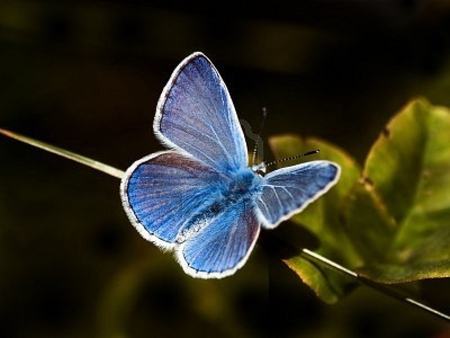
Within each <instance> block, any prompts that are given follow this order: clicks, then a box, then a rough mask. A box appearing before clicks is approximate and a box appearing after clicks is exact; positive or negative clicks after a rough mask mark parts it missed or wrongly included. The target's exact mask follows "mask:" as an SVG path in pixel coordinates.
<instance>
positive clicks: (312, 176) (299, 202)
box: [256, 161, 340, 229]
mask: <svg viewBox="0 0 450 338" xmlns="http://www.w3.org/2000/svg"><path fill="white" fill-rule="evenodd" d="M339 174H340V167H339V166H338V165H337V164H335V163H332V162H328V161H312V162H307V163H302V164H298V165H295V166H291V167H286V168H282V169H278V170H275V171H273V172H270V173H269V174H267V175H266V176H265V177H264V183H263V188H262V193H261V195H260V196H259V197H258V198H257V202H256V204H257V206H258V209H259V210H260V212H261V214H262V221H263V222H262V224H263V226H264V227H265V228H268V229H273V228H275V227H276V226H277V225H278V224H280V223H281V222H282V221H284V220H286V219H288V218H289V217H291V216H292V215H293V214H296V213H299V212H300V211H302V210H303V209H304V208H306V206H307V205H308V204H310V203H311V202H313V201H315V200H316V199H317V198H318V197H320V196H321V195H323V194H324V193H326V192H327V191H328V190H329V189H330V188H331V187H332V186H333V185H334V184H336V182H337V181H338V179H339Z"/></svg>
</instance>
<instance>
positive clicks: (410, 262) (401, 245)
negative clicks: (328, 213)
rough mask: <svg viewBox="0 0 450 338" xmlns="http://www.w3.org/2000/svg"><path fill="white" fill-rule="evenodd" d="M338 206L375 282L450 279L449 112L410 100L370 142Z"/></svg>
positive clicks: (422, 102) (370, 277) (365, 269)
mask: <svg viewBox="0 0 450 338" xmlns="http://www.w3.org/2000/svg"><path fill="white" fill-rule="evenodd" d="M362 177H363V178H362V179H361V180H360V181H359V182H358V183H356V184H355V186H354V187H353V190H352V192H351V194H350V196H349V199H348V202H347V205H346V206H345V208H344V219H345V224H346V228H347V229H348V232H349V235H350V236H351V237H352V241H353V243H354V244H355V247H356V248H357V250H358V252H359V254H360V255H361V257H362V258H363V260H364V261H365V265H364V267H363V268H362V269H360V270H359V272H360V273H361V274H363V275H364V276H365V277H367V278H369V279H371V280H374V281H378V282H383V283H401V282H408V281H414V280H418V279H424V278H437V277H450V249H449V248H450V224H449V222H450V111H449V109H447V108H443V107H436V106H432V105H430V103H428V102H427V101H426V100H424V99H418V100H415V101H412V102H411V103H410V104H408V105H407V106H406V107H405V108H403V109H402V110H401V111H400V113H398V114H397V115H396V116H394V118H393V119H392V120H391V121H390V122H389V123H388V125H387V126H386V128H385V129H384V130H383V132H382V133H381V134H380V136H379V138H378V140H377V141H376V142H375V144H374V145H373V147H372V149H371V151H370V153H369V155H368V157H367V160H366V163H365V167H364V171H363V176H362Z"/></svg>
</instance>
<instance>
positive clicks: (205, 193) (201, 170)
mask: <svg viewBox="0 0 450 338" xmlns="http://www.w3.org/2000/svg"><path fill="white" fill-rule="evenodd" d="M223 180H224V179H223V178H222V177H220V175H219V174H218V173H217V172H216V171H214V170H212V169H211V168H209V167H207V166H205V165H203V164H202V163H200V162H198V161H195V160H194V159H191V158H189V157H186V156H184V155H182V154H179V153H177V152H174V151H164V152H159V153H154V154H151V155H149V156H147V157H144V158H143V159H141V160H139V161H137V162H135V163H134V164H133V165H132V166H131V167H130V168H129V169H128V170H127V172H126V173H125V175H124V178H123V179H122V183H121V189H120V190H121V191H120V195H121V198H122V204H123V206H124V208H125V211H126V213H127V215H128V218H129V219H130V221H131V223H132V224H133V225H134V226H135V228H136V229H137V230H138V231H139V233H140V234H141V235H142V236H143V237H144V238H145V239H147V240H149V241H151V242H154V243H155V244H156V245H158V246H159V247H161V248H164V249H170V248H174V247H175V246H176V240H177V235H178V234H179V232H180V229H182V228H183V226H184V225H185V224H186V223H187V222H189V221H190V220H191V218H192V217H193V216H194V215H196V214H198V213H199V212H200V211H201V210H203V209H204V208H205V205H208V204H211V203H213V202H214V199H215V198H216V196H217V195H216V192H217V189H219V188H218V187H219V185H220V183H221V182H223Z"/></svg>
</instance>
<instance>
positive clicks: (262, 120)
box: [252, 107, 267, 164]
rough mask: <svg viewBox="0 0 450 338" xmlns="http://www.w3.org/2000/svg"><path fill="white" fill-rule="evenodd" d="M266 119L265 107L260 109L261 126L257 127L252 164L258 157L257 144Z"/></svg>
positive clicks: (260, 139)
mask: <svg viewBox="0 0 450 338" xmlns="http://www.w3.org/2000/svg"><path fill="white" fill-rule="evenodd" d="M266 118H267V109H266V107H263V108H262V118H261V125H260V126H259V132H258V134H256V138H255V146H254V147H253V156H252V164H255V163H257V162H256V158H257V156H258V150H259V143H260V142H262V138H261V134H262V132H263V129H264V124H265V123H266Z"/></svg>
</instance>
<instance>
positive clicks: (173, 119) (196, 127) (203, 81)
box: [153, 52, 247, 172]
mask: <svg viewBox="0 0 450 338" xmlns="http://www.w3.org/2000/svg"><path fill="white" fill-rule="evenodd" d="M153 129H154V132H155V134H156V135H157V137H158V138H159V139H160V140H161V142H163V143H164V144H165V145H167V146H169V147H170V148H173V149H177V150H182V151H185V152H187V153H189V154H190V155H192V156H193V157H195V158H196V159H198V160H199V161H201V162H203V163H205V164H206V165H208V166H210V167H212V168H214V169H216V170H217V171H219V172H228V171H235V170H236V169H238V168H241V167H245V166H247V146H246V143H245V139H244V134H243V132H242V128H241V126H240V124H239V120H238V118H237V115H236V112H235V109H234V106H233V102H232V101H231V97H230V94H229V93H228V90H227V88H226V86H225V83H224V82H223V80H222V78H221V77H220V75H219V73H218V71H217V70H216V68H215V67H214V65H213V64H212V63H211V61H210V60H209V59H208V58H207V57H206V56H205V55H203V54H202V53H198V52H197V53H193V54H191V55H190V56H188V57H187V58H186V59H184V60H183V61H182V62H181V63H180V65H179V66H178V67H177V68H176V69H175V71H174V72H173V74H172V76H171V78H170V80H169V82H168V83H167V85H166V87H165V88H164V90H163V92H162V94H161V97H160V99H159V101H158V105H157V109H156V115H155V120H154V123H153Z"/></svg>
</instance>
